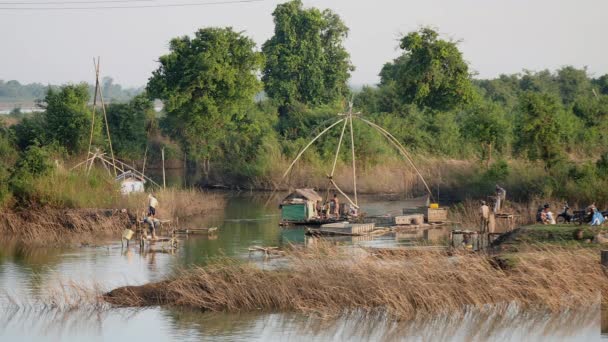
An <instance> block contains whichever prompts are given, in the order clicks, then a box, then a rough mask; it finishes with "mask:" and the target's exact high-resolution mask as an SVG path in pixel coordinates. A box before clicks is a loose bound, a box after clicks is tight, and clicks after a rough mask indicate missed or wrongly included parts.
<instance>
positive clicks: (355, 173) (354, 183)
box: [349, 114, 359, 206]
mask: <svg viewBox="0 0 608 342" xmlns="http://www.w3.org/2000/svg"><path fill="white" fill-rule="evenodd" d="M349 119H350V120H349V121H350V147H351V151H352V154H353V191H354V193H355V206H358V205H359V200H358V199H357V167H356V163H355V133H354V132H353V116H352V114H351V115H350V117H349Z"/></svg>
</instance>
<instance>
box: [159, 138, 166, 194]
mask: <svg viewBox="0 0 608 342" xmlns="http://www.w3.org/2000/svg"><path fill="white" fill-rule="evenodd" d="M160 155H161V158H162V160H163V189H165V188H166V187H167V183H166V182H165V148H164V147H163V148H162V149H161V150H160Z"/></svg>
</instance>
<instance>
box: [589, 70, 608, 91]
mask: <svg viewBox="0 0 608 342" xmlns="http://www.w3.org/2000/svg"><path fill="white" fill-rule="evenodd" d="M592 82H593V86H594V87H596V88H597V90H596V91H599V92H600V93H602V94H604V95H608V74H606V75H602V76H600V77H598V78H596V79H594V80H593V81H592Z"/></svg>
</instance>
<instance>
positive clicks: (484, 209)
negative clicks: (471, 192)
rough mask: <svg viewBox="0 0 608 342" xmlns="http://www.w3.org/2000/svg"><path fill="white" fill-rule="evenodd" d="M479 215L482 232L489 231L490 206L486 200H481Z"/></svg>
mask: <svg viewBox="0 0 608 342" xmlns="http://www.w3.org/2000/svg"><path fill="white" fill-rule="evenodd" d="M479 216H480V218H481V232H482V233H485V232H487V231H488V228H489V226H490V207H488V205H487V204H486V201H481V207H480V208H479Z"/></svg>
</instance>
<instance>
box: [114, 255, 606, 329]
mask: <svg viewBox="0 0 608 342" xmlns="http://www.w3.org/2000/svg"><path fill="white" fill-rule="evenodd" d="M341 253H342V252H341V251H340V250H336V249H334V248H330V247H320V248H316V249H314V250H312V251H305V252H301V251H295V252H294V251H292V252H290V254H289V256H290V258H291V263H290V265H291V266H290V267H288V268H285V269H275V270H270V271H268V270H262V269H260V268H258V267H257V266H255V265H251V264H243V263H239V262H236V261H231V260H224V261H223V262H221V263H217V264H214V265H210V266H208V267H197V268H193V269H190V270H187V271H183V272H181V273H180V274H178V275H177V276H175V277H173V278H171V279H167V280H165V281H161V282H157V283H150V284H147V285H143V286H127V287H122V288H118V289H115V290H113V291H111V292H109V293H107V294H106V295H105V299H106V300H107V301H108V302H110V303H112V304H115V305H120V306H145V305H159V304H161V305H164V304H169V305H177V306H188V307H196V308H200V309H203V310H209V311H257V310H264V311H300V312H316V313H319V314H322V315H339V314H343V313H345V312H353V311H358V312H366V313H386V314H388V315H391V316H394V317H397V318H406V319H409V318H413V317H415V316H417V315H434V314H441V313H451V312H461V311H462V310H463V309H464V308H466V307H471V306H472V307H479V308H481V307H484V306H486V305H499V304H504V303H514V304H516V305H518V306H520V307H522V308H544V309H548V310H554V311H557V310H563V309H568V308H575V307H578V306H586V305H593V304H596V303H598V302H599V298H600V291H602V292H603V293H604V294H606V293H608V282H606V281H605V275H604V273H603V272H602V268H601V266H600V265H599V253H598V251H595V250H589V249H576V250H568V249H545V250H537V251H534V252H529V253H525V254H521V255H519V256H517V258H518V260H517V263H515V264H516V266H515V267H514V268H513V269H507V270H505V269H501V268H500V267H498V266H497V265H496V264H495V263H494V262H492V259H491V258H488V257H486V256H483V255H471V254H460V255H457V256H455V257H447V256H446V255H445V254H438V253H427V254H422V255H420V256H413V257H409V258H390V259H386V258H376V257H374V256H369V255H367V256H365V255H366V254H361V255H362V256H361V257H352V255H351V256H350V257H345V256H344V255H342V254H341Z"/></svg>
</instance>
